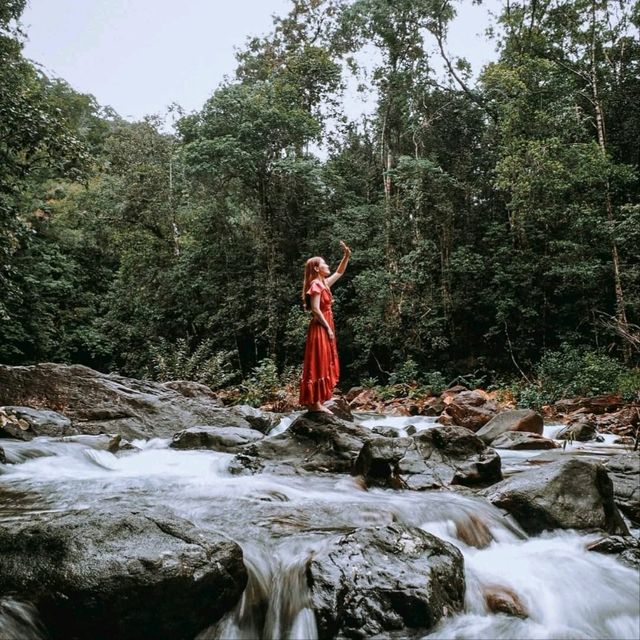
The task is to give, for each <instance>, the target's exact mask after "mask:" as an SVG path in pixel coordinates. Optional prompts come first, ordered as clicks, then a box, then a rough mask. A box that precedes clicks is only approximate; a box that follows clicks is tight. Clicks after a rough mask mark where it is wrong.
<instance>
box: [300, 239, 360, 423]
mask: <svg viewBox="0 0 640 640" xmlns="http://www.w3.org/2000/svg"><path fill="white" fill-rule="evenodd" d="M340 246H341V247H342V251H343V255H342V260H341V261H340V265H339V266H338V268H337V269H336V272H335V273H334V274H333V275H329V274H330V273H331V270H330V269H329V266H328V265H327V263H326V262H325V261H324V259H323V258H319V257H318V258H309V260H307V263H306V264H305V267H304V281H303V283H302V304H303V306H304V309H305V310H306V311H311V314H312V316H313V317H312V318H311V322H310V323H309V330H308V332H307V344H306V347H305V350H304V365H303V367H302V379H301V380H300V404H302V405H306V406H307V408H308V409H309V411H322V412H324V413H332V411H330V410H329V409H327V408H326V407H324V406H323V405H322V403H323V402H325V401H326V400H329V399H331V396H332V394H333V389H334V387H335V386H336V384H337V382H338V378H339V377H340V364H339V362H338V349H337V348H336V337H335V326H334V324H333V313H332V311H331V305H332V304H333V296H332V295H331V285H333V283H334V282H335V281H336V280H337V279H338V278H340V276H342V274H343V273H344V271H345V269H346V268H347V263H348V262H349V257H350V256H351V249H349V247H347V245H346V244H345V243H344V242H342V241H341V242H340Z"/></svg>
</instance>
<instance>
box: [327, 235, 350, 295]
mask: <svg viewBox="0 0 640 640" xmlns="http://www.w3.org/2000/svg"><path fill="white" fill-rule="evenodd" d="M340 246H341V247H342V260H340V264H339V265H338V268H337V269H336V270H335V272H334V273H333V274H331V275H330V276H329V277H328V278H325V282H326V283H327V285H329V286H330V287H331V286H333V283H334V282H335V281H336V280H338V279H339V278H341V277H342V274H343V273H344V272H345V269H346V268H347V265H348V264H349V258H350V257H351V249H349V247H347V245H346V244H345V243H344V242H342V240H340Z"/></svg>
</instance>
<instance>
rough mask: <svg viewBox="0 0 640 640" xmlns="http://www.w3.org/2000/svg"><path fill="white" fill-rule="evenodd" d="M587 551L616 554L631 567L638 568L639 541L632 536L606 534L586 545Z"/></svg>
mask: <svg viewBox="0 0 640 640" xmlns="http://www.w3.org/2000/svg"><path fill="white" fill-rule="evenodd" d="M587 549H588V550H589V551H596V552H597V553H606V554H608V555H614V556H617V558H618V560H620V561H621V562H624V563H625V564H627V565H629V566H630V567H633V568H640V541H638V540H637V539H636V538H634V537H633V536H607V537H606V538H600V540H596V541H595V542H592V543H591V544H590V545H588V546H587Z"/></svg>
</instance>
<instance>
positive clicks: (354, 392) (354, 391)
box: [344, 387, 364, 402]
mask: <svg viewBox="0 0 640 640" xmlns="http://www.w3.org/2000/svg"><path fill="white" fill-rule="evenodd" d="M363 391H364V387H351V389H349V391H347V393H345V394H344V399H345V400H346V401H347V402H351V401H352V400H353V399H354V398H356V397H357V396H359V395H360V394H361V393H362V392H363Z"/></svg>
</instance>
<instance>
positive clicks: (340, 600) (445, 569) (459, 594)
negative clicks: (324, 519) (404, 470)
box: [307, 524, 465, 638]
mask: <svg viewBox="0 0 640 640" xmlns="http://www.w3.org/2000/svg"><path fill="white" fill-rule="evenodd" d="M307 576H308V582H309V586H310V588H311V604H312V607H313V609H314V610H315V614H316V622H317V625H318V635H319V637H320V638H335V637H336V636H339V637H348V638H365V637H371V636H377V634H385V632H387V633H388V632H394V631H395V632H399V633H401V634H403V636H406V633H407V630H408V629H421V630H424V631H426V630H428V629H430V628H431V627H433V626H434V625H435V624H436V623H437V622H438V621H439V620H440V619H441V618H442V617H444V616H447V615H449V614H453V613H455V612H457V611H460V610H461V609H462V605H463V601H464V590H465V583H464V570H463V559H462V554H461V553H460V551H458V549H456V547H454V546H453V545H451V544H449V543H447V542H444V541H443V540H440V539H439V538H436V537H435V536H433V535H431V534H429V533H426V532H424V531H422V530H420V529H416V528H408V527H403V526H400V525H397V524H394V525H388V526H385V527H380V528H373V529H358V530H356V531H354V532H352V533H349V534H347V535H345V536H342V537H341V538H338V539H336V540H334V541H333V542H332V543H331V544H330V545H329V546H328V547H326V548H324V549H323V550H322V551H320V552H319V553H318V554H317V555H315V557H314V558H313V559H312V560H311V562H310V563H309V567H308V570H307ZM382 637H388V636H387V635H386V634H385V635H382ZM394 637H395V636H394ZM398 637H400V636H398Z"/></svg>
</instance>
